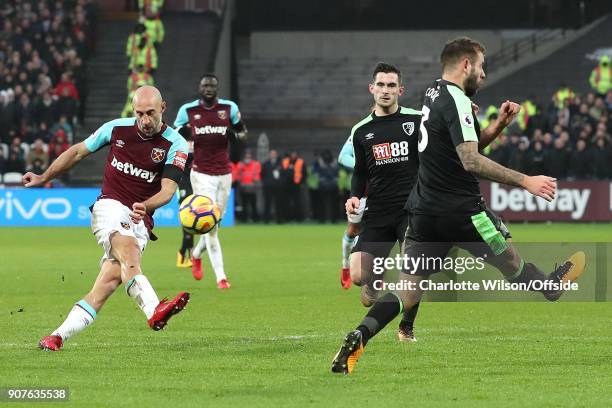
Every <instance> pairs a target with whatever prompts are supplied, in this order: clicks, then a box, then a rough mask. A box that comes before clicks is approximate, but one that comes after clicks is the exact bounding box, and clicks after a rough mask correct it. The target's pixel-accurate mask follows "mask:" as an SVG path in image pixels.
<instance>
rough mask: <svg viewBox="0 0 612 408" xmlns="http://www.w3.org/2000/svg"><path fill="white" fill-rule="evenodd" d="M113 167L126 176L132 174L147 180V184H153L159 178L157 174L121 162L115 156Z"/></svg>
mask: <svg viewBox="0 0 612 408" xmlns="http://www.w3.org/2000/svg"><path fill="white" fill-rule="evenodd" d="M111 166H113V167H114V168H116V169H117V170H119V171H121V172H123V173H125V174H130V175H132V176H134V177H140V178H141V179H144V180H147V183H152V182H153V180H155V176H157V172H152V171H148V170H143V169H141V168H139V167H136V166H134V165H133V164H132V163H129V162H121V161H119V160H117V158H116V157H115V156H113V161H112V162H111Z"/></svg>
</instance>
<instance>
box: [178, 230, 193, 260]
mask: <svg viewBox="0 0 612 408" xmlns="http://www.w3.org/2000/svg"><path fill="white" fill-rule="evenodd" d="M192 248H193V235H191V234H190V233H188V232H186V231H183V242H182V243H181V256H183V257H184V256H185V254H186V253H187V251H188V250H191V249H192Z"/></svg>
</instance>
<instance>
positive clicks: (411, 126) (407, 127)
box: [402, 122, 414, 136]
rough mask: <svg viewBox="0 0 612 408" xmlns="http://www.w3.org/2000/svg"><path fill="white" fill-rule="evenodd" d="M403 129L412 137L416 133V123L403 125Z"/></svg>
mask: <svg viewBox="0 0 612 408" xmlns="http://www.w3.org/2000/svg"><path fill="white" fill-rule="evenodd" d="M402 129H404V133H406V134H407V135H408V136H411V135H412V134H413V133H414V122H404V123H402Z"/></svg>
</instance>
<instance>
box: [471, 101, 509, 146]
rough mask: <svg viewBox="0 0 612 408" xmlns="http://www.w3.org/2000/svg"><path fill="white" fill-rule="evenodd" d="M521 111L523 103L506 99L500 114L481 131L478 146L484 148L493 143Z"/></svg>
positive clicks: (500, 108)
mask: <svg viewBox="0 0 612 408" xmlns="http://www.w3.org/2000/svg"><path fill="white" fill-rule="evenodd" d="M472 108H473V106H472ZM520 111H521V105H519V104H518V103H515V102H510V101H506V102H504V103H502V105H501V106H500V107H499V116H498V117H497V119H496V120H495V121H493V122H492V123H491V124H490V125H489V126H487V128H486V129H483V130H482V132H480V140H479V141H478V148H479V149H480V150H482V149H484V148H485V147H487V146H488V145H490V144H491V142H493V141H494V140H495V139H497V137H498V136H499V135H500V133H501V132H502V131H503V130H504V129H505V128H506V127H508V125H510V123H512V121H513V120H514V118H516V115H518V113H519V112H520Z"/></svg>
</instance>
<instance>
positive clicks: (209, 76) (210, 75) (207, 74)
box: [200, 72, 219, 82]
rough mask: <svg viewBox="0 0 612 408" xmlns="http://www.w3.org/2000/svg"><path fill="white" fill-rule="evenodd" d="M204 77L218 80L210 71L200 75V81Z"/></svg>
mask: <svg viewBox="0 0 612 408" xmlns="http://www.w3.org/2000/svg"><path fill="white" fill-rule="evenodd" d="M204 78H214V79H216V80H217V82H219V78H217V76H216V75H215V74H213V73H212V72H207V73H205V74H204V75H202V76H201V77H200V82H202V80H203V79H204Z"/></svg>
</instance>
